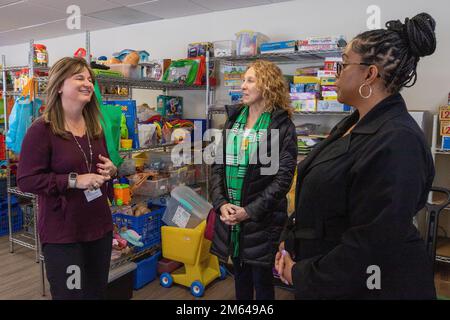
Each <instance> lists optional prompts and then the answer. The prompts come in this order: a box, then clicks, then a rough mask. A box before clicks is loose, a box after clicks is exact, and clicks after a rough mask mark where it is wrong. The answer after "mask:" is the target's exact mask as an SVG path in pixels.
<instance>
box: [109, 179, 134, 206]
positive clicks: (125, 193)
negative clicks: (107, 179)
mask: <svg viewBox="0 0 450 320" xmlns="http://www.w3.org/2000/svg"><path fill="white" fill-rule="evenodd" d="M113 187H114V201H115V202H116V204H117V205H118V206H122V205H124V204H125V205H129V204H130V202H131V194H130V186H129V185H128V184H119V183H115V184H114V185H113Z"/></svg>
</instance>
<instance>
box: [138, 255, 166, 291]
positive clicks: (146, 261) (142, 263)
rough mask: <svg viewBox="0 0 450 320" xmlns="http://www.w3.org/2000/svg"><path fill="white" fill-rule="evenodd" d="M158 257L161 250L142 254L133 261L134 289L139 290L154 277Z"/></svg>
mask: <svg viewBox="0 0 450 320" xmlns="http://www.w3.org/2000/svg"><path fill="white" fill-rule="evenodd" d="M160 257H161V251H158V252H157V253H156V254H153V255H151V256H144V257H141V258H139V260H136V261H135V263H136V270H135V271H134V290H139V289H141V288H142V287H144V286H145V285H146V284H149V283H150V282H152V281H153V280H155V279H156V271H157V266H158V260H159V259H160Z"/></svg>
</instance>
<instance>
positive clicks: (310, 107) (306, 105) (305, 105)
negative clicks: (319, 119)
mask: <svg viewBox="0 0 450 320" xmlns="http://www.w3.org/2000/svg"><path fill="white" fill-rule="evenodd" d="M316 104H317V100H316V99H306V100H293V101H292V102H291V105H292V107H293V108H294V109H295V111H310V112H313V111H316Z"/></svg>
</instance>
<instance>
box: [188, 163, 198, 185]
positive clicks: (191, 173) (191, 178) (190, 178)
mask: <svg viewBox="0 0 450 320" xmlns="http://www.w3.org/2000/svg"><path fill="white" fill-rule="evenodd" d="M195 173H196V170H195V168H194V167H189V168H188V169H187V171H186V179H185V184H186V185H188V186H190V185H193V184H195V182H196V180H195Z"/></svg>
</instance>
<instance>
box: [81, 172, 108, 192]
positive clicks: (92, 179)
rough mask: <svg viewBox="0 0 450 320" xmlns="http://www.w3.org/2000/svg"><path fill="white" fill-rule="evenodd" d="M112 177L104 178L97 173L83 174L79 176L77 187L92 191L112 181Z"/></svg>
mask: <svg viewBox="0 0 450 320" xmlns="http://www.w3.org/2000/svg"><path fill="white" fill-rule="evenodd" d="M110 179H111V177H110V176H102V175H100V174H95V173H87V174H81V175H78V176H77V182H76V185H75V187H76V188H77V189H82V190H86V189H89V190H90V191H92V190H95V189H98V188H100V187H101V186H102V185H103V183H105V182H106V181H108V180H110Z"/></svg>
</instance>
